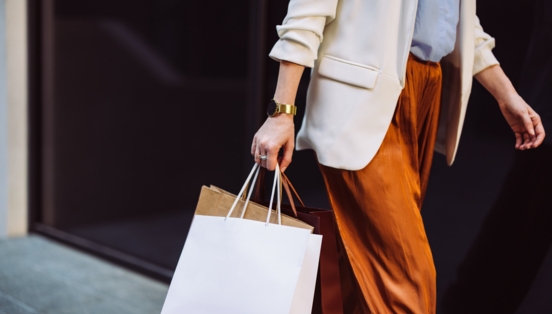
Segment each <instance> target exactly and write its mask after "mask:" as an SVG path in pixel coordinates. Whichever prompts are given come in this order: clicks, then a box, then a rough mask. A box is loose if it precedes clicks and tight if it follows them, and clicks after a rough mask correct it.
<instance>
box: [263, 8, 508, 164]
mask: <svg viewBox="0 0 552 314" xmlns="http://www.w3.org/2000/svg"><path fill="white" fill-rule="evenodd" d="M417 5H418V3H417V0H291V1H290V3H289V8H288V13H287V16H286V17H285V19H284V22H283V25H281V26H278V27H277V31H278V35H279V37H280V40H279V41H278V42H277V43H276V44H275V45H274V47H273V49H272V51H271V52H270V57H272V58H273V59H275V60H278V61H279V60H286V61H290V62H293V63H297V64H300V65H304V66H306V67H311V68H312V73H311V80H310V84H309V89H308V93H307V107H306V113H305V116H304V118H303V126H302V128H301V130H299V134H298V136H297V145H296V146H297V149H299V150H302V149H314V150H315V151H316V154H317V156H318V160H319V162H320V163H321V164H323V165H326V166H330V167H333V168H340V169H347V170H358V169H362V168H364V167H365V166H366V165H367V164H368V163H369V162H370V160H372V158H373V157H374V155H375V154H376V152H377V151H378V149H379V147H380V145H381V143H382V141H383V138H384V137H385V134H386V133H387V129H388V128H389V124H390V123H391V119H392V117H393V113H394V111H395V107H396V104H397V101H398V98H399V95H400V93H401V90H402V88H403V87H404V79H405V73H406V62H407V60H408V54H409V51H410V44H411V42H412V34H413V32H414V22H415V20H416V8H417ZM492 48H494V39H493V38H492V37H490V36H489V35H488V34H486V33H485V32H483V29H482V28H481V25H480V24H479V20H478V18H477V17H476V14H475V0H461V1H460V21H459V23H458V31H457V36H456V46H455V49H454V51H453V52H452V53H451V54H450V55H448V56H446V57H445V58H444V59H443V60H442V61H441V66H442V68H443V95H442V107H441V117H440V123H439V133H438V136H437V137H438V139H437V144H436V150H437V151H439V152H441V153H443V154H445V155H446V157H447V162H448V164H452V162H453V161H454V156H455V154H456V150H457V147H458V141H459V139H460V133H461V131H462V124H463V122H464V117H465V113H466V106H467V103H468V98H469V95H470V91H471V85H472V80H473V78H472V77H473V75H474V74H476V73H478V72H479V71H481V70H483V69H485V68H486V67H488V66H491V65H493V64H498V61H497V60H496V58H495V57H494V55H493V54H492V52H491V49H492Z"/></svg>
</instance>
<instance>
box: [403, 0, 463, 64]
mask: <svg viewBox="0 0 552 314" xmlns="http://www.w3.org/2000/svg"><path fill="white" fill-rule="evenodd" d="M459 19H460V0H418V10H417V11H416V24H415V25H414V36H413V37H412V46H411V47H410V52H412V53H413V54H414V55H415V56H416V57H418V58H420V59H422V60H426V61H433V62H439V61H440V60H441V58H443V57H444V56H446V55H448V54H449V53H451V52H452V50H454V44H455V42H456V26H457V25H458V20H459Z"/></svg>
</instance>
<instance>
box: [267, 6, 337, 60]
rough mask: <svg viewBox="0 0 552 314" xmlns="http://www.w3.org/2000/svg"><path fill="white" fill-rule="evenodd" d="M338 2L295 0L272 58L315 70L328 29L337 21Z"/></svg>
mask: <svg viewBox="0 0 552 314" xmlns="http://www.w3.org/2000/svg"><path fill="white" fill-rule="evenodd" d="M337 1H338V0H291V1H290V2H289V7H288V12H287V15H286V17H285V18H284V21H283V23H282V25H278V26H276V30H277V32H278V36H279V37H280V39H279V40H278V42H276V44H275V45H274V47H273V48H272V51H270V54H269V56H270V57H271V58H272V59H274V60H276V61H280V60H285V61H289V62H293V63H297V64H300V65H303V66H306V67H309V68H312V67H314V61H315V60H316V58H317V57H318V47H319V46H320V43H321V42H322V39H323V32H324V27H325V26H326V25H327V24H329V23H331V22H332V21H333V20H334V19H335V14H336V7H337Z"/></svg>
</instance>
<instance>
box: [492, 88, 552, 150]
mask: <svg viewBox="0 0 552 314" xmlns="http://www.w3.org/2000/svg"><path fill="white" fill-rule="evenodd" d="M499 107H500V110H501V111H502V114H503V115H504V118H505V119H506V121H507V122H508V124H509V125H510V127H511V128H512V131H514V134H515V135H516V149H519V150H526V149H530V148H536V147H538V146H539V145H540V144H541V143H542V141H543V140H544V136H545V133H544V127H543V126H542V122H541V119H540V117H539V115H538V114H537V113H536V112H535V111H534V110H533V108H531V107H530V106H529V105H528V104H527V103H526V102H525V101H524V100H523V98H521V97H520V96H519V95H518V94H517V93H515V94H512V95H510V96H509V97H506V98H505V99H504V100H503V101H501V102H499Z"/></svg>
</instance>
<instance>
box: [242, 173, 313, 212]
mask: <svg viewBox="0 0 552 314" xmlns="http://www.w3.org/2000/svg"><path fill="white" fill-rule="evenodd" d="M265 171H266V169H265V168H262V169H260V176H259V183H258V184H257V185H256V186H255V188H254V189H255V195H254V196H253V200H255V201H256V202H258V203H262V202H264V187H265V185H264V178H265ZM280 175H281V176H282V178H281V183H282V185H283V188H284V191H285V192H286V196H287V198H288V200H289V204H290V206H291V210H292V211H293V214H294V215H295V217H297V209H296V207H295V201H294V198H293V196H295V198H296V199H297V201H299V204H301V206H303V207H305V203H303V200H302V199H301V197H300V196H299V193H297V190H296V189H295V187H294V186H293V184H291V181H290V180H289V178H288V177H287V176H286V175H285V173H283V172H280Z"/></svg>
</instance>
